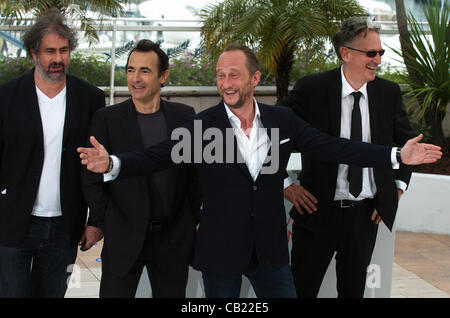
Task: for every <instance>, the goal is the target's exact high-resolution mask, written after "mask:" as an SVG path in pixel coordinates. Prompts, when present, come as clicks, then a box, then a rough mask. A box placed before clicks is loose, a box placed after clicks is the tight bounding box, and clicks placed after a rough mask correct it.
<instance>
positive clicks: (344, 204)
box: [340, 200, 353, 209]
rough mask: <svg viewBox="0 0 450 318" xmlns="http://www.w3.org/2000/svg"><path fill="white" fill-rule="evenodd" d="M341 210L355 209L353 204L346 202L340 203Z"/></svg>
mask: <svg viewBox="0 0 450 318" xmlns="http://www.w3.org/2000/svg"><path fill="white" fill-rule="evenodd" d="M340 205H341V209H345V208H351V207H353V203H349V204H346V202H345V200H341V201H340Z"/></svg>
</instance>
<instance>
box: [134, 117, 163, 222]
mask: <svg viewBox="0 0 450 318" xmlns="http://www.w3.org/2000/svg"><path fill="white" fill-rule="evenodd" d="M137 120H138V123H139V130H140V132H141V137H142V143H143V145H144V147H145V148H148V147H150V146H153V145H156V144H158V143H160V142H161V141H164V140H165V139H167V138H168V137H169V134H168V131H167V124H166V119H165V117H164V113H163V112H162V111H161V109H159V110H158V111H156V112H155V113H152V114H142V113H137ZM171 180H172V178H171V170H170V169H167V170H163V171H159V172H155V173H153V174H152V176H150V177H149V178H148V184H149V190H150V193H149V195H150V207H151V209H150V217H151V218H152V219H161V218H166V217H167V216H168V214H169V207H170V205H169V202H170V198H169V196H168V195H167V193H171V192H170V191H169V189H170V185H171ZM164 193H165V194H166V195H163V194H164Z"/></svg>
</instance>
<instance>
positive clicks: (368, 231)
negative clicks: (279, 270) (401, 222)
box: [291, 201, 378, 298]
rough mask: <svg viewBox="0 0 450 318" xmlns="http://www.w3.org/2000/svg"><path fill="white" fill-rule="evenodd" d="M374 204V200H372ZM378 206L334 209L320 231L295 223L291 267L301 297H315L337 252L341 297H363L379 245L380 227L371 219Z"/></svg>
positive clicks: (334, 207) (338, 288) (338, 285)
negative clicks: (376, 248)
mask: <svg viewBox="0 0 450 318" xmlns="http://www.w3.org/2000/svg"><path fill="white" fill-rule="evenodd" d="M369 202H370V201H369ZM373 211H374V207H373V204H372V203H365V204H362V205H359V206H355V207H351V208H340V207H338V206H337V205H336V206H333V207H332V208H331V209H330V211H319V210H318V211H316V212H315V213H327V215H328V217H327V222H326V224H324V225H323V226H322V227H321V229H320V230H319V231H314V232H313V231H310V230H308V229H305V228H304V227H302V225H301V224H297V223H294V224H293V231H292V251H291V268H292V273H293V275H294V282H295V286H296V290H297V296H298V297H299V298H315V297H317V294H318V293H319V290H320V286H321V284H322V280H323V277H324V276H325V273H326V271H327V268H328V266H329V264H330V262H331V259H332V257H333V255H334V253H335V252H336V278H337V286H336V287H337V292H338V297H339V298H346V297H354V298H362V297H363V296H364V289H365V283H366V275H367V266H369V264H370V259H371V257H372V253H373V249H374V246H375V241H376V236H377V231H378V225H376V224H375V223H374V221H372V220H371V216H372V213H373Z"/></svg>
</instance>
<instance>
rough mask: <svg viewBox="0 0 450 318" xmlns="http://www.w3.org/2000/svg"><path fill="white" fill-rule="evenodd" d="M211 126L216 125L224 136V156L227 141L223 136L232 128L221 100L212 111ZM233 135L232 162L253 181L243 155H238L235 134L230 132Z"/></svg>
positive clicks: (225, 136)
mask: <svg viewBox="0 0 450 318" xmlns="http://www.w3.org/2000/svg"><path fill="white" fill-rule="evenodd" d="M211 126H212V127H217V128H219V129H220V130H221V131H222V135H223V136H224V145H223V147H224V149H223V154H224V156H225V154H226V144H227V141H226V139H225V138H227V129H233V128H232V126H231V123H230V119H229V118H228V115H227V112H226V111H225V105H224V104H223V102H221V103H220V104H218V105H217V106H216V109H215V111H214V114H213V116H212V119H211ZM232 136H233V147H234V148H233V149H234V160H233V164H235V165H236V166H237V168H238V169H239V170H240V171H241V172H242V173H243V174H244V175H245V176H246V177H247V178H250V180H252V181H253V178H252V176H251V175H250V172H249V171H248V168H247V165H246V164H245V162H243V159H242V158H243V156H242V155H240V152H239V151H240V150H239V146H238V144H237V140H236V136H235V135H234V133H233V134H232ZM238 152H239V156H240V157H241V158H240V160H238Z"/></svg>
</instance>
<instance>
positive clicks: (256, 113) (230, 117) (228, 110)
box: [223, 98, 261, 121]
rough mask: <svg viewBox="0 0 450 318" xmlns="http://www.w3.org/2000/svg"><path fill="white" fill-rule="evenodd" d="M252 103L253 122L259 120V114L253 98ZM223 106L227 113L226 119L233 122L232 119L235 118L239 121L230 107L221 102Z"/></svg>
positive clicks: (256, 103)
mask: <svg viewBox="0 0 450 318" xmlns="http://www.w3.org/2000/svg"><path fill="white" fill-rule="evenodd" d="M253 102H254V105H255V117H254V118H253V121H255V119H256V118H258V119H259V118H260V116H261V113H260V112H259V107H258V102H257V101H256V99H255V98H253ZM223 105H224V106H225V111H226V112H227V115H228V119H230V120H233V118H235V119H238V120H239V118H237V116H236V115H235V114H234V113H233V112H232V111H231V110H230V107H229V106H228V105H227V104H225V102H223ZM239 121H240V120H239Z"/></svg>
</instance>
